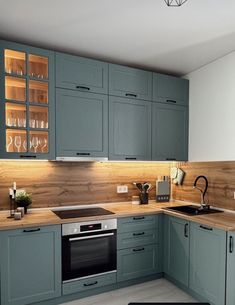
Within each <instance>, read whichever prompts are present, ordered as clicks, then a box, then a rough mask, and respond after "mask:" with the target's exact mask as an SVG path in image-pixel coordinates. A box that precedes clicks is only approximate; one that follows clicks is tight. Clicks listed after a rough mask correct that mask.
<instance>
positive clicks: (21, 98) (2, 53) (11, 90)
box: [0, 41, 55, 159]
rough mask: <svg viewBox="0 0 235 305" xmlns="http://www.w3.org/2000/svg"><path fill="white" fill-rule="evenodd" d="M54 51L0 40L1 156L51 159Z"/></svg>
mask: <svg viewBox="0 0 235 305" xmlns="http://www.w3.org/2000/svg"><path fill="white" fill-rule="evenodd" d="M54 106H55V105H54V52H51V51H46V50H42V49H38V48H33V47H29V46H25V45H20V44H16V43H10V42H6V41H0V116H1V120H0V157H1V158H7V159H11V158H14V159H17V158H21V159H22V158H26V159H30V158H32V159H53V158H54V154H55V139H54V138H55V137H54V132H55V130H54V124H55V119H54Z"/></svg>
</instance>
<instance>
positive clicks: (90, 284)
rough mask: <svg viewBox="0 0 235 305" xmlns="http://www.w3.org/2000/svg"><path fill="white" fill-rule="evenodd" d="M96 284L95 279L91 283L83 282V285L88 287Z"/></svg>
mask: <svg viewBox="0 0 235 305" xmlns="http://www.w3.org/2000/svg"><path fill="white" fill-rule="evenodd" d="M96 284H98V282H97V281H95V282H93V283H89V284H83V286H85V287H88V286H93V285H96Z"/></svg>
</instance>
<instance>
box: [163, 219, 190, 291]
mask: <svg viewBox="0 0 235 305" xmlns="http://www.w3.org/2000/svg"><path fill="white" fill-rule="evenodd" d="M163 236H164V272H165V273H166V274H168V275H169V276H170V277H171V278H173V279H175V280H177V281H178V282H180V283H181V284H183V285H185V286H186V287H187V286H188V275H189V222H188V221H186V220H184V219H181V218H177V217H169V216H167V215H164V229H163Z"/></svg>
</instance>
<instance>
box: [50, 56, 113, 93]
mask: <svg viewBox="0 0 235 305" xmlns="http://www.w3.org/2000/svg"><path fill="white" fill-rule="evenodd" d="M56 87H59V88H64V89H72V90H78V91H85V92H94V93H103V94H107V93H108V64H107V63H105V62H102V61H98V60H93V59H89V58H83V57H78V56H73V55H68V54H63V53H56Z"/></svg>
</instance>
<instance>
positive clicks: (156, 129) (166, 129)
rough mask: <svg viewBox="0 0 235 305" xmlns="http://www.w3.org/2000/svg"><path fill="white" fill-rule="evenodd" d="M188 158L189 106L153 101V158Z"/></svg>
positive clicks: (180, 159) (178, 159) (160, 159)
mask: <svg viewBox="0 0 235 305" xmlns="http://www.w3.org/2000/svg"><path fill="white" fill-rule="evenodd" d="M187 159H188V108H187V107H183V106H175V105H165V104H161V103H152V160H158V161H164V160H177V161H186V160H187Z"/></svg>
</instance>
